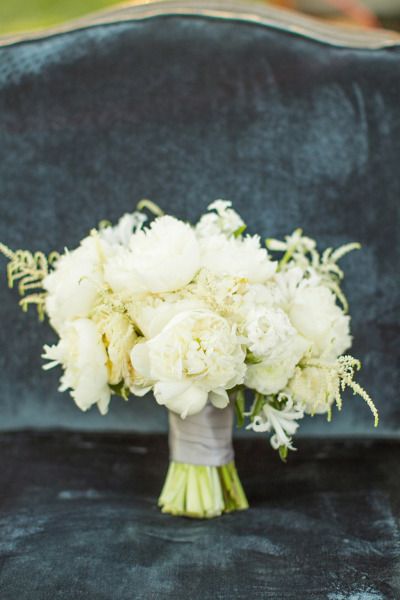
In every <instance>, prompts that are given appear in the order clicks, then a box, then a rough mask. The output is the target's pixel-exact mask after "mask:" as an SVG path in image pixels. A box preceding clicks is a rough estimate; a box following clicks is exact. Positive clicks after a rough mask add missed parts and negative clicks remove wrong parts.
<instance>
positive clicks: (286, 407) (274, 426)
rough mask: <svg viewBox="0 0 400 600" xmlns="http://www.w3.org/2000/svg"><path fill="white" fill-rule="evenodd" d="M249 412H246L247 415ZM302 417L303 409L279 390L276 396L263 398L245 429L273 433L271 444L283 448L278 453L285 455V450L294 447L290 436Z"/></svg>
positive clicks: (275, 447) (294, 431)
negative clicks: (259, 408) (261, 403)
mask: <svg viewBox="0 0 400 600" xmlns="http://www.w3.org/2000/svg"><path fill="white" fill-rule="evenodd" d="M252 412H254V410H253V411H252ZM251 414H252V413H246V415H247V416H251ZM303 417H304V410H303V408H302V407H301V405H299V404H297V403H296V402H294V400H293V398H292V397H291V396H290V395H289V394H287V393H284V392H281V393H279V394H278V395H277V396H276V397H267V398H265V403H264V404H263V405H262V408H261V410H260V412H259V414H256V415H255V416H254V417H253V419H252V421H251V423H249V425H247V427H246V429H252V430H253V431H256V432H271V433H273V435H272V436H271V439H270V443H271V446H272V447H273V448H274V449H275V450H278V449H279V450H280V449H284V452H280V454H281V456H282V457H285V456H286V454H287V450H295V449H296V448H294V447H293V444H292V437H293V435H294V434H295V433H296V431H297V429H298V427H299V423H298V421H299V420H300V419H302V418H303Z"/></svg>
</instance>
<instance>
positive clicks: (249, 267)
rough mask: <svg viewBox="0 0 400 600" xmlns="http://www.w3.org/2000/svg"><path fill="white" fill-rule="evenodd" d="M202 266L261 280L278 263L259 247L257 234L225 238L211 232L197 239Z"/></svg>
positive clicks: (270, 274) (253, 280)
mask: <svg viewBox="0 0 400 600" xmlns="http://www.w3.org/2000/svg"><path fill="white" fill-rule="evenodd" d="M200 249H201V266H202V267H204V268H206V269H208V270H209V271H211V273H214V274H215V275H218V276H220V277H224V276H226V275H228V276H232V277H242V278H244V279H247V280H248V281H249V282H250V283H263V282H265V281H267V280H268V279H270V277H272V275H273V274H274V273H275V271H276V267H277V263H276V262H273V261H272V260H271V259H270V257H269V256H268V253H267V251H266V250H265V249H264V248H261V245H260V238H259V236H257V235H255V236H245V237H244V238H234V237H232V238H226V237H225V236H224V235H222V234H220V235H212V236H210V237H206V238H201V239H200Z"/></svg>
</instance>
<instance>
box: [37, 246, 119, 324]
mask: <svg viewBox="0 0 400 600" xmlns="http://www.w3.org/2000/svg"><path fill="white" fill-rule="evenodd" d="M107 251H108V247H107V244H104V243H102V242H101V241H100V240H99V238H98V237H97V236H89V237H86V238H84V239H83V240H82V242H81V245H80V246H79V247H78V248H76V249H75V250H72V251H70V252H69V251H66V253H65V254H63V255H62V256H61V257H60V259H59V260H58V261H57V263H56V267H55V269H54V271H52V272H51V273H50V274H49V275H47V277H45V279H44V280H43V288H44V289H45V290H46V291H47V292H48V295H47V297H46V312H47V314H48V316H49V319H50V323H51V325H52V326H53V327H54V329H55V330H56V331H57V332H58V333H59V332H60V331H61V330H62V328H63V326H64V324H65V323H66V322H67V321H68V320H70V319H74V318H78V317H80V318H84V317H87V316H88V315H89V313H90V311H91V310H92V308H93V306H94V304H95V302H96V299H97V296H98V294H99V292H100V291H101V290H102V289H103V287H104V279H103V271H102V268H103V261H104V260H105V258H106V256H107Z"/></svg>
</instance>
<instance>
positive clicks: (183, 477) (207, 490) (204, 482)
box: [158, 461, 249, 519]
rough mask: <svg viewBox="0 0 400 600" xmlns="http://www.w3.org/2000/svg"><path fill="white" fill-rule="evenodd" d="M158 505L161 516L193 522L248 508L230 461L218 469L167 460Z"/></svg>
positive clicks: (233, 466) (234, 468) (233, 465)
mask: <svg viewBox="0 0 400 600" xmlns="http://www.w3.org/2000/svg"><path fill="white" fill-rule="evenodd" d="M158 505H159V506H160V507H161V510H162V512H164V513H169V514H171V515H180V516H186V517H192V518H197V519H210V518H212V517H218V516H219V515H221V514H223V513H228V512H232V511H234V510H245V509H246V508H249V504H248V502H247V498H246V495H245V493H244V491H243V487H242V484H241V483H240V479H239V476H238V474H237V471H236V467H235V463H234V462H233V461H232V462H230V463H228V464H226V465H222V466H220V467H209V466H206V465H191V464H187V463H178V462H175V461H171V462H170V465H169V468H168V473H167V477H166V480H165V483H164V487H163V489H162V492H161V495H160V498H159V500H158Z"/></svg>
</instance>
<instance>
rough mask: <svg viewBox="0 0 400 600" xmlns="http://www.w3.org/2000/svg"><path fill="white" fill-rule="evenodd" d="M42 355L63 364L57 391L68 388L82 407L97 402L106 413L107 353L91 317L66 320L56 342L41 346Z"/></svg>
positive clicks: (47, 367) (102, 412)
mask: <svg viewBox="0 0 400 600" xmlns="http://www.w3.org/2000/svg"><path fill="white" fill-rule="evenodd" d="M43 358H45V359H46V360H50V361H51V362H50V363H48V364H46V365H44V367H43V368H44V369H51V368H52V367H55V366H56V365H61V366H62V367H63V368H64V373H63V375H62V376H61V379H60V383H61V385H60V388H59V390H60V391H62V392H63V391H65V390H67V389H70V390H71V396H72V398H73V399H74V400H75V403H76V404H77V406H79V408H80V409H81V410H83V411H85V410H88V409H89V408H90V407H91V406H92V405H93V404H97V406H98V408H99V411H100V413H101V414H102V415H104V414H106V413H107V410H108V404H109V402H110V389H109V387H108V385H107V382H108V373H107V366H106V365H107V354H106V351H105V349H104V346H103V344H102V341H101V337H100V334H99V332H98V331H97V329H96V326H95V324H94V323H93V322H92V321H90V319H76V320H75V321H71V322H69V323H67V324H66V326H65V328H64V329H63V332H62V336H61V338H60V341H59V342H58V344H57V345H55V346H44V354H43Z"/></svg>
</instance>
